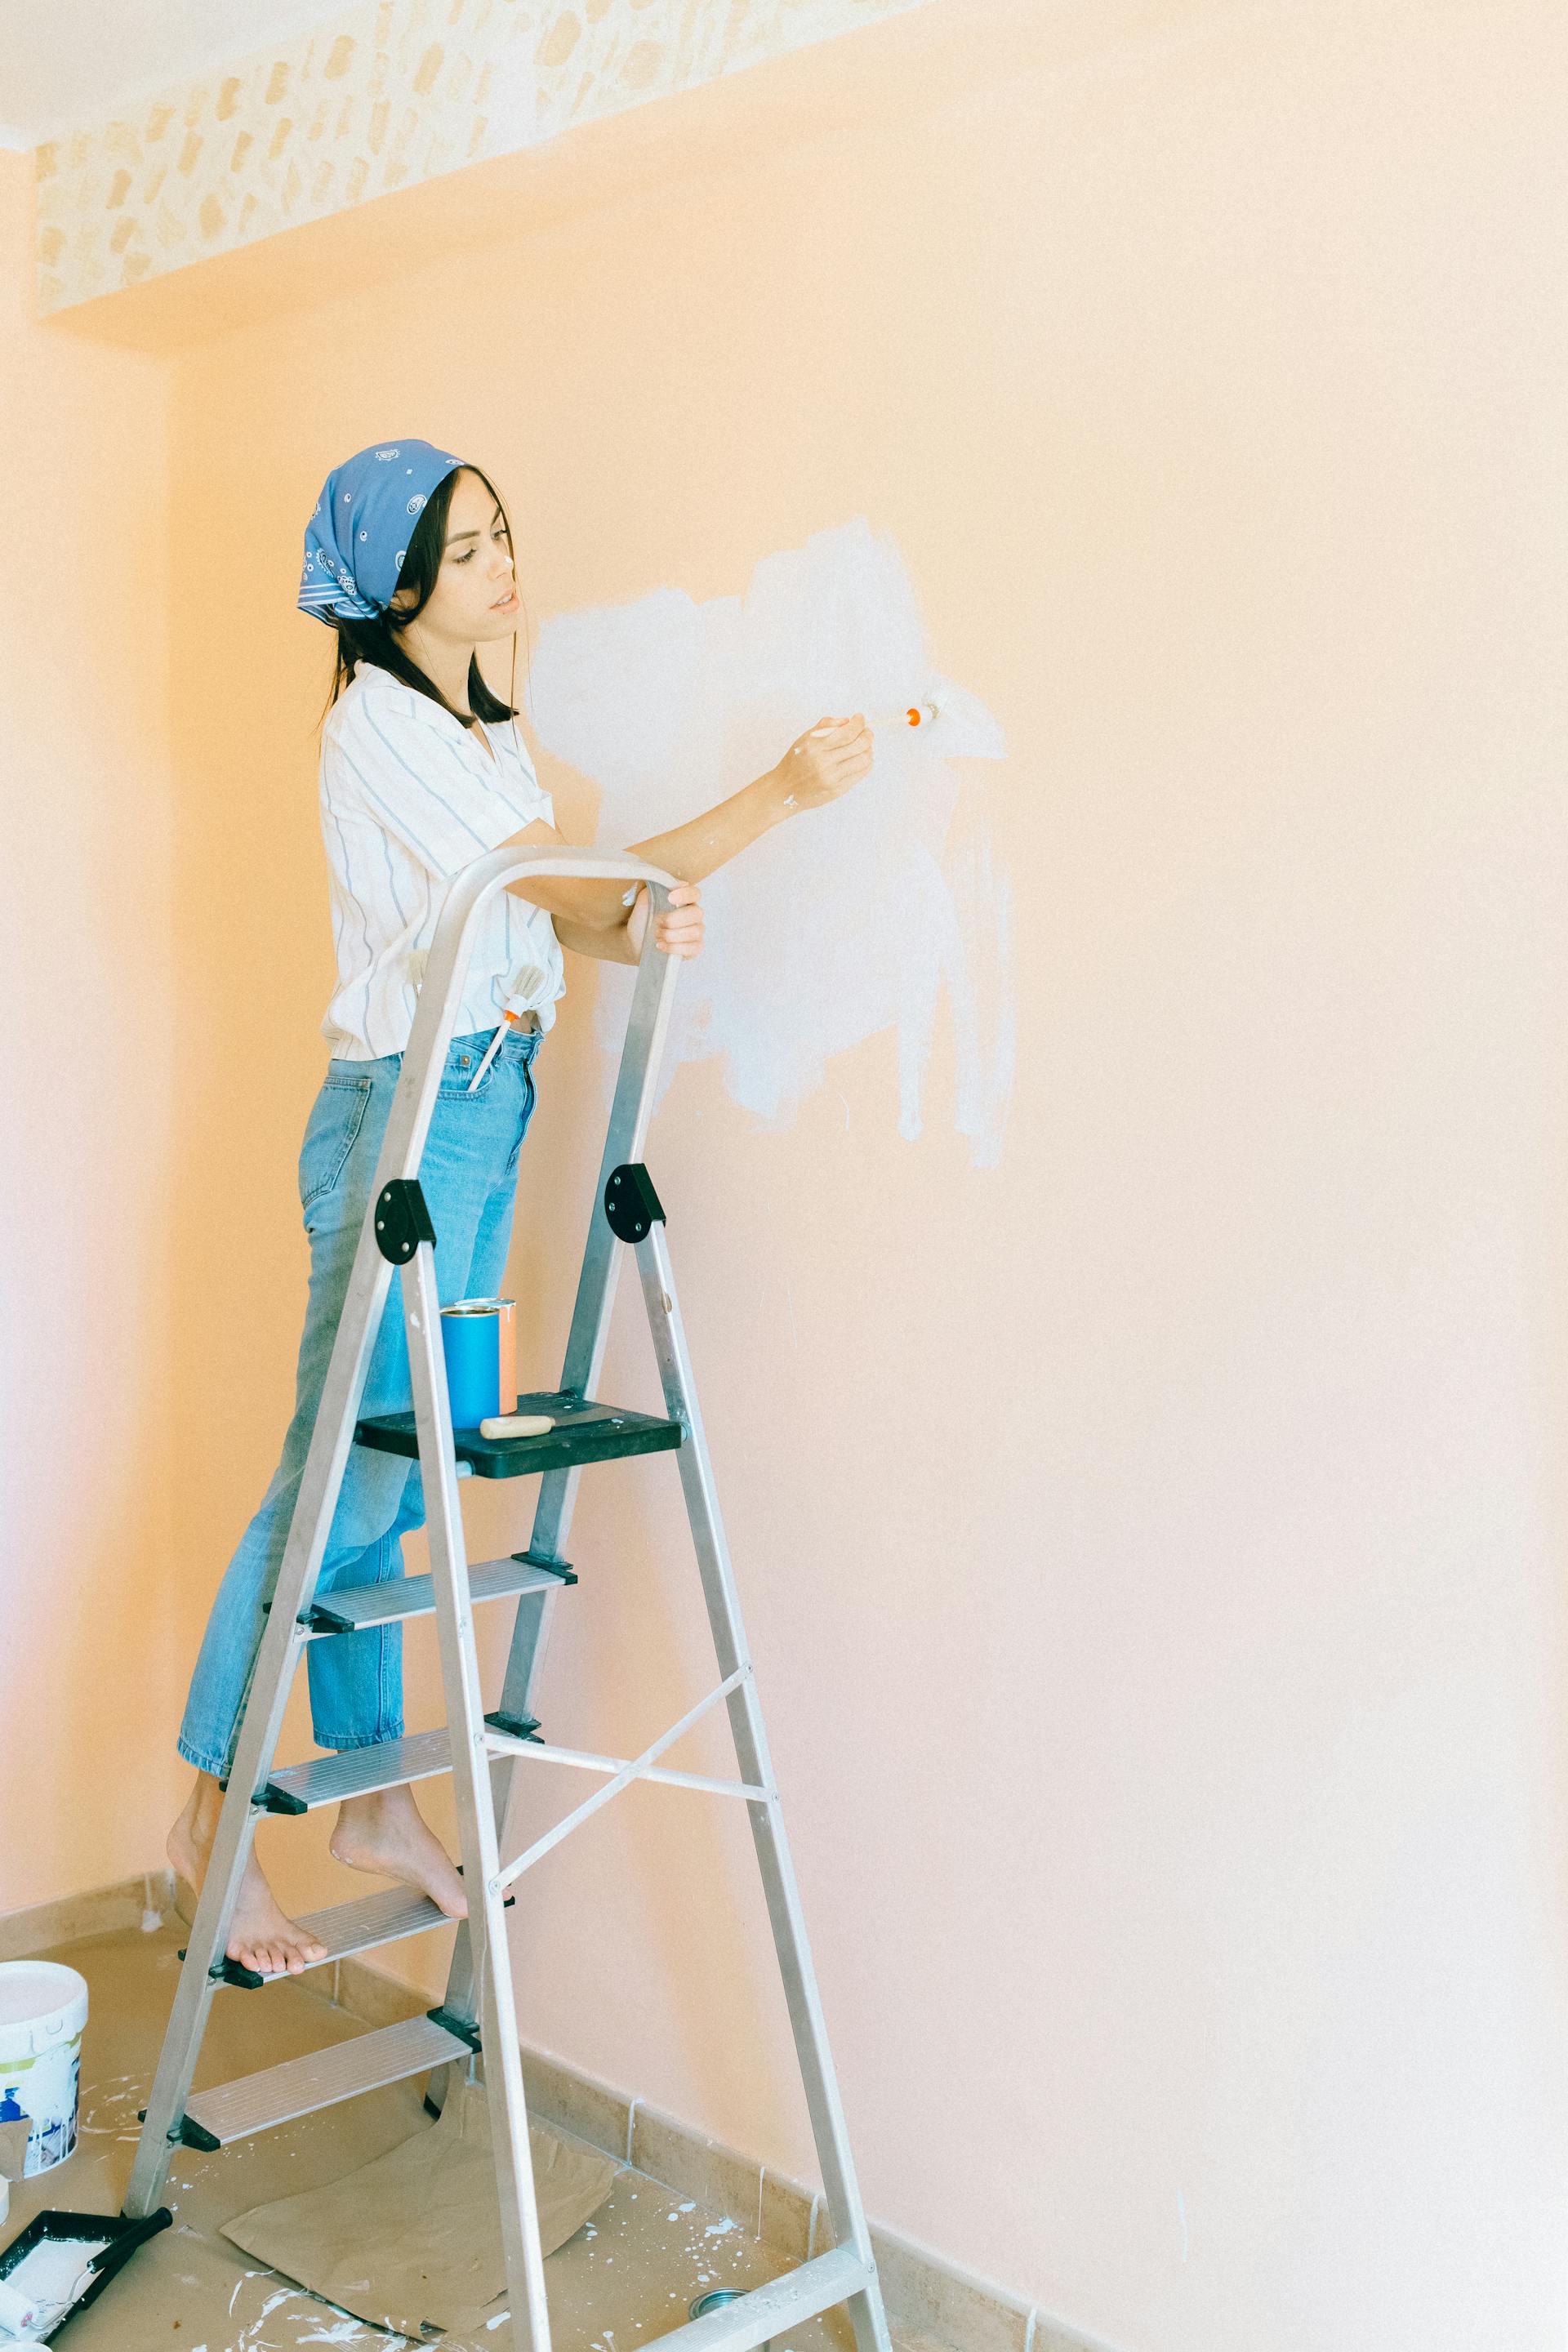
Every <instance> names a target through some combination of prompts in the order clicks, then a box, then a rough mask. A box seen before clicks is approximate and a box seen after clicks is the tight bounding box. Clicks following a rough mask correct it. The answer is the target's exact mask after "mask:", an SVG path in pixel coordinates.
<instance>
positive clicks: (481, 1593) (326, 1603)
mask: <svg viewBox="0 0 1568 2352" xmlns="http://www.w3.org/2000/svg"><path fill="white" fill-rule="evenodd" d="M574 1582H575V1578H574V1575H573V1573H572V1570H570V1569H569V1568H568V1567H567V1566H566V1563H565V1561H562V1562H560V1563H559V1565H558V1566H557V1567H556V1568H555V1570H553V1571H552V1570H550V1569H548V1568H543V1567H541V1566H540V1564H539V1563H538V1562H537V1561H536V1560H531V1559H485V1560H479V1561H477V1562H476V1563H475V1564H474V1565H473V1566H472V1567H471V1568H470V1569H469V1570H468V1591H469V1592H470V1593H471V1594H472V1596H473V1598H474V1599H475V1600H476V1601H510V1600H512V1599H514V1598H515V1597H517V1596H518V1595H520V1594H521V1593H524V1592H556V1591H559V1590H560V1588H561V1586H562V1585H563V1584H564V1583H574ZM435 1606H436V1587H435V1584H434V1581H433V1580H432V1579H431V1578H430V1577H428V1576H387V1577H384V1578H383V1579H382V1580H381V1582H380V1583H379V1584H349V1585H343V1586H340V1587H336V1588H334V1589H333V1590H331V1591H327V1592H320V1593H318V1594H317V1596H316V1601H315V1606H314V1607H313V1608H312V1609H311V1611H310V1616H309V1618H308V1619H306V1620H304V1621H303V1622H305V1623H306V1625H307V1626H308V1629H309V1631H310V1633H312V1634H313V1635H316V1636H320V1635H321V1634H323V1633H356V1632H358V1630H359V1629H360V1627H361V1626H363V1625H390V1624H393V1623H395V1622H396V1621H397V1620H398V1619H400V1618H404V1617H428V1616H429V1615H430V1614H431V1613H432V1612H433V1611H434V1609H435Z"/></svg>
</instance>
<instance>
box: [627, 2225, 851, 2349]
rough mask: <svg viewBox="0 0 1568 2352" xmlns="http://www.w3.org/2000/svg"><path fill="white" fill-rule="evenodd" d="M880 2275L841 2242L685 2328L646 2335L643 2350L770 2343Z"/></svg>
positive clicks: (672, 2328) (717, 2347)
mask: <svg viewBox="0 0 1568 2352" xmlns="http://www.w3.org/2000/svg"><path fill="white" fill-rule="evenodd" d="M875 2276H876V2273H875V2272H874V2271H873V2270H872V2269H871V2268H870V2267H869V2266H868V2264H867V2263H862V2262H859V2261H858V2260H857V2259H856V2257H855V2255H854V2254H852V2253H851V2252H850V2251H849V2249H848V2247H847V2246H836V2247H835V2248H834V2250H833V2252H831V2253H829V2254H818V2255H817V2256H816V2260H815V2261H814V2262H809V2263H802V2264H801V2265H800V2268H799V2269H798V2270H793V2271H785V2272H784V2274H783V2275H782V2277H779V2278H775V2279H768V2280H766V2281H765V2282H764V2283H763V2285H761V2286H754V2287H752V2290H751V2292H750V2293H749V2294H742V2295H738V2296H737V2297H736V2299H735V2301H734V2302H733V2303H726V2304H721V2305H720V2306H719V2308H718V2310H717V2311H706V2312H704V2313H703V2315H702V2316H701V2318H700V2319H689V2320H688V2321H687V2322H686V2325H685V2326H683V2327H671V2328H668V2329H667V2330H666V2331H665V2333H664V2334H663V2335H662V2336H648V2337H647V2338H646V2339H645V2341H644V2344H643V2347H642V2352H653V2347H654V2346H655V2345H656V2344H668V2345H679V2347H680V2352H748V2347H750V2346H752V2345H755V2344H763V2343H765V2342H766V2340H767V2338H768V2337H769V2336H776V2335H778V2333H779V2331H780V2330H781V2329H782V2328H785V2327H793V2326H795V2325H796V2324H797V2322H799V2321H800V2320H803V2319H814V2318H815V2317H816V2314H817V2313H818V2312H819V2311H829V2310H831V2309H832V2307H833V2305H835V2304H836V2303H843V2302H845V2301H847V2298H848V2297H849V2296H850V2295H852V2294H858V2293H859V2291H860V2289H861V2288H862V2287H865V2286H869V2285H870V2284H871V2283H872V2281H873V2279H874V2278H875Z"/></svg>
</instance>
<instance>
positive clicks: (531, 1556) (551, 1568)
mask: <svg viewBox="0 0 1568 2352" xmlns="http://www.w3.org/2000/svg"><path fill="white" fill-rule="evenodd" d="M512 1558H513V1559H515V1560H521V1563H522V1565H523V1566H524V1567H525V1568H542V1569H543V1570H545V1571H546V1573H547V1574H549V1575H551V1576H558V1577H559V1578H560V1579H561V1581H562V1583H563V1584H575V1583H576V1581H577V1571H576V1570H575V1569H574V1567H573V1565H572V1563H571V1561H570V1560H569V1559H545V1558H544V1557H543V1555H542V1553H540V1552H536V1551H514V1552H513V1554H512Z"/></svg>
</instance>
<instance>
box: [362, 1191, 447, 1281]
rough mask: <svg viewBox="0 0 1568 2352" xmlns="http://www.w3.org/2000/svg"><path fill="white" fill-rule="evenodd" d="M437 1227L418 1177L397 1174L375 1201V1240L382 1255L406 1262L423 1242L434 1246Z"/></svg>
mask: <svg viewBox="0 0 1568 2352" xmlns="http://www.w3.org/2000/svg"><path fill="white" fill-rule="evenodd" d="M435 1240H436V1228H435V1226H434V1225H433V1224H432V1223H431V1222H430V1211H429V1207H428V1205H427V1203H426V1199H425V1195H424V1193H423V1192H421V1191H420V1189H419V1179H418V1178H417V1177H416V1176H397V1177H395V1178H394V1179H393V1181H392V1182H391V1183H390V1184H385V1185H384V1186H383V1187H382V1192H381V1198H380V1199H379V1200H378V1201H377V1202H376V1204H375V1242H376V1247H377V1248H378V1249H379V1250H380V1252H381V1254H382V1255H383V1257H385V1258H390V1259H391V1260H392V1263H393V1265H407V1263H408V1261H409V1259H410V1258H411V1257H412V1256H413V1255H414V1253H415V1251H416V1249H417V1248H418V1246H419V1244H420V1243H421V1242H429V1243H430V1244H432V1245H434V1243H435Z"/></svg>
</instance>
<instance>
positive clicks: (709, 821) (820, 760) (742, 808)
mask: <svg viewBox="0 0 1568 2352" xmlns="http://www.w3.org/2000/svg"><path fill="white" fill-rule="evenodd" d="M871 751H872V744H871V730H870V729H869V728H868V726H867V724H866V721H865V719H863V718H862V717H861V716H860V714H859V713H858V712H857V713H856V715H855V716H854V717H853V718H851V719H818V720H817V722H816V726H815V727H813V728H808V729H807V730H806V732H805V734H804V735H800V736H797V737H796V739H795V741H794V742H793V743H792V744H791V745H790V747H789V750H788V751H786V752H785V753H784V757H783V759H782V760H781V761H779V763H778V765H777V767H775V768H770V769H769V770H768V772H767V773H766V775H763V776H758V777H757V778H756V780H755V782H752V783H749V784H743V785H742V787H741V790H740V791H739V792H738V793H731V795H730V797H729V799H728V800H723V801H720V802H719V803H718V804H717V806H716V807H713V808H710V809H705V810H704V811H703V813H702V814H701V815H700V816H694V817H692V818H691V819H690V821H689V823H688V824H679V825H676V826H674V827H672V829H671V830H670V831H669V832H668V833H657V834H653V835H650V836H649V837H648V839H647V840H646V841H634V842H630V843H628V844H627V851H628V854H629V855H630V856H634V857H646V858H647V862H648V864H649V865H650V866H662V867H663V868H664V870H665V872H666V873H667V874H673V875H676V876H677V877H679V880H680V881H681V882H683V883H686V884H693V883H697V882H700V881H702V880H703V879H704V878H705V877H707V876H708V875H710V874H712V873H715V872H717V870H718V868H719V867H720V866H726V865H728V863H729V861H730V859H731V857H735V856H739V854H740V852H741V851H742V849H747V848H749V847H750V846H751V845H752V842H753V841H758V840H760V839H761V838H762V836H763V834H764V833H769V832H771V831H772V829H773V826H774V825H775V824H783V822H784V819H785V818H786V817H791V816H795V815H798V814H800V813H801V812H802V811H804V810H805V809H808V808H821V807H823V806H824V805H825V804H826V803H827V802H828V801H836V800H837V799H838V798H839V797H840V795H841V794H843V793H847V791H848V790H849V788H850V786H851V785H852V784H856V783H858V782H859V780H860V778H861V777H862V776H863V775H865V774H866V772H867V771H868V769H869V767H870V765H871ZM547 841H548V842H551V843H552V844H556V845H563V836H562V835H560V834H559V833H557V831H556V830H555V827H554V826H553V825H550V824H543V823H538V824H531V825H526V826H525V827H524V828H523V830H522V831H521V833H519V834H514V835H512V838H511V841H510V842H509V843H508V844H506V846H507V847H509V848H510V847H511V846H513V845H516V846H517V847H519V848H522V847H525V846H531V845H534V844H539V845H543V844H544V843H545V842H547ZM506 887H507V888H508V889H509V890H510V891H511V892H512V893H513V894H514V895H515V896H516V897H517V898H526V899H528V900H529V901H530V903H531V905H533V906H535V907H543V908H548V910H549V912H550V913H551V914H552V915H553V916H554V917H555V919H556V921H555V929H556V934H557V936H558V937H559V939H560V940H561V943H562V945H563V947H569V948H574V949H575V950H577V951H578V953H580V954H584V955H596V956H601V957H604V958H606V959H607V960H609V961H613V962H624V963H635V962H636V961H637V955H638V953H639V952H640V949H641V938H640V934H639V933H638V931H637V929H635V928H634V929H632V930H630V931H628V929H627V924H628V918H629V917H630V916H631V914H632V912H633V909H632V908H629V907H628V906H627V905H626V891H625V887H624V886H623V885H622V884H620V883H617V882H591V881H558V880H554V879H540V880H537V881H536V880H534V879H532V878H531V877H523V878H521V880H519V881H516V882H509V883H508V884H507V886H506ZM637 903H638V905H639V906H640V905H641V903H642V900H641V898H640V895H639V898H638V901H637ZM657 929H658V944H659V946H660V947H661V948H662V949H663V950H664V951H665V953H666V954H667V955H695V954H696V952H697V950H698V948H699V947H700V945H701V936H702V925H701V910H700V907H699V905H698V897H697V892H696V890H695V889H691V890H684V889H683V890H677V891H675V892H673V893H672V894H671V900H670V910H669V912H668V914H667V915H665V916H664V917H662V918H661V919H660V920H659V923H658V927H657ZM616 934H619V936H618V938H617V936H616Z"/></svg>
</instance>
